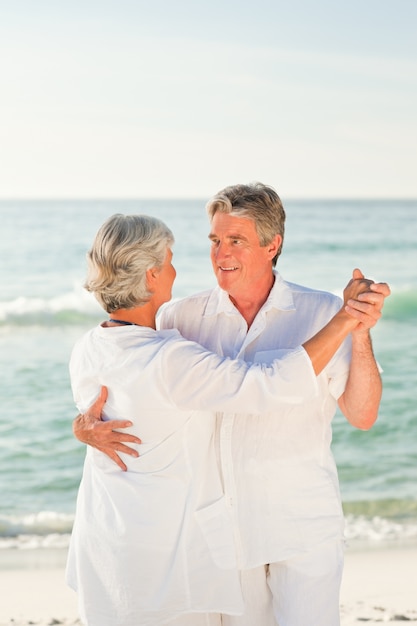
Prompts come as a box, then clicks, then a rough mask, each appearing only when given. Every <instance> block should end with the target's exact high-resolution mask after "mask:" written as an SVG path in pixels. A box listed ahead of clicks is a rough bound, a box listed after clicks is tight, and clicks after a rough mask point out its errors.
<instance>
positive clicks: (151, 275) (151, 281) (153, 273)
mask: <svg viewBox="0 0 417 626" xmlns="http://www.w3.org/2000/svg"><path fill="white" fill-rule="evenodd" d="M158 276H159V269H158V268H157V267H150V268H149V269H148V270H146V284H147V286H148V289H149V291H155V287H156V285H157V282H158Z"/></svg>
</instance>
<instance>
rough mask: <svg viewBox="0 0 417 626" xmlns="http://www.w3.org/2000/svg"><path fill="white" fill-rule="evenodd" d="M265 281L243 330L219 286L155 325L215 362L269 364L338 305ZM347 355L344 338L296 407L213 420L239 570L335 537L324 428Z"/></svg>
mask: <svg viewBox="0 0 417 626" xmlns="http://www.w3.org/2000/svg"><path fill="white" fill-rule="evenodd" d="M274 273H275V282H274V285H273V288H272V289H271V292H270V294H269V297H268V299H267V301H266V302H265V304H264V305H263V307H262V308H261V310H260V311H259V313H258V315H257V317H256V319H255V320H254V322H253V324H252V326H251V327H250V329H249V331H248V329H247V325H246V322H245V320H244V319H243V317H242V316H241V315H240V313H239V312H238V311H237V309H236V308H235V307H234V305H233V304H232V302H231V301H230V299H229V297H228V295H227V293H226V292H224V291H222V290H221V289H220V288H219V287H216V288H214V289H213V290H211V291H207V292H204V293H201V294H197V295H195V296H191V297H189V298H185V299H184V300H180V301H177V302H171V303H169V304H167V305H165V306H164V307H163V309H162V311H161V315H160V317H159V320H158V323H159V325H160V326H161V328H177V329H179V330H180V332H181V334H182V335H183V336H184V337H187V338H188V339H191V340H194V341H198V342H199V343H201V344H202V345H203V346H205V347H206V348H208V349H210V350H213V351H215V352H217V353H218V354H222V355H226V356H230V357H233V358H235V357H239V358H242V359H245V360H246V361H250V362H261V363H268V362H271V359H273V358H274V356H275V354H276V352H275V351H276V350H281V349H284V348H285V349H288V348H292V347H295V346H298V345H299V344H302V343H304V342H305V341H306V340H307V339H309V338H310V337H312V336H313V335H314V334H315V333H316V332H317V331H318V330H320V329H321V328H322V327H323V326H324V325H325V324H326V323H327V322H328V321H329V320H330V319H331V318H332V317H333V315H334V314H335V313H336V312H337V311H338V310H339V309H340V307H341V304H342V302H341V300H340V298H338V297H337V296H334V295H333V294H330V293H327V292H323V291H316V290H313V289H308V288H306V287H302V286H300V285H295V284H292V283H288V282H286V281H284V280H283V279H282V277H281V276H280V274H279V273H278V272H276V271H275V272H274ZM350 354H351V343H350V339H348V340H346V341H345V342H344V343H343V345H342V346H341V348H340V349H339V350H338V351H337V353H336V354H335V356H334V357H333V359H332V360H331V362H330V363H329V364H328V366H327V367H326V368H325V369H324V370H323V372H322V373H321V374H320V375H319V376H318V377H317V382H318V386H319V394H318V395H317V396H316V397H314V398H312V399H308V400H306V401H305V402H304V403H302V404H298V405H295V404H294V405H291V406H289V405H287V406H281V407H279V408H278V410H276V411H273V412H267V413H263V414H262V415H261V414H260V411H256V412H254V413H253V414H252V415H250V416H249V417H246V419H242V418H241V416H238V414H239V411H240V410H239V409H238V408H237V406H236V407H235V409H234V410H233V411H230V412H229V411H228V412H224V413H223V414H219V416H218V417H219V425H218V441H217V443H218V446H219V455H220V460H221V468H222V475H223V481H224V489H225V494H226V502H227V505H228V507H229V510H230V512H231V515H232V516H233V520H234V535H235V542H236V547H237V553H238V565H239V567H240V568H248V569H249V568H254V567H257V566H258V565H263V564H267V563H273V562H275V561H281V560H284V559H288V558H290V557H292V556H295V555H297V554H300V553H303V552H305V551H308V550H310V549H311V548H313V547H314V546H316V545H318V544H319V543H320V542H327V541H330V540H331V539H336V538H340V537H342V535H343V528H344V520H343V513H342V507H341V500H340V493H339V484H338V476H337V470H336V466H335V463H334V459H333V456H332V453H331V450H330V444H331V439H332V430H331V421H332V418H333V416H334V414H335V411H336V406H337V399H338V398H339V396H340V395H341V394H342V393H343V390H344V388H345V385H346V381H347V377H348V372H349V364H350ZM246 412H247V413H251V412H252V411H251V409H249V408H247V409H246Z"/></svg>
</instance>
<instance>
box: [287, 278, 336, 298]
mask: <svg viewBox="0 0 417 626" xmlns="http://www.w3.org/2000/svg"><path fill="white" fill-rule="evenodd" d="M283 282H284V285H285V286H286V287H287V288H288V289H290V291H291V292H292V293H293V294H295V295H296V296H306V297H308V298H311V299H313V298H316V299H317V300H329V301H335V300H340V297H339V296H338V295H336V294H334V293H331V292H330V291H324V290H323V289H316V288H314V287H306V286H305V285H299V284H298V283H292V282H289V281H287V280H284V281H283Z"/></svg>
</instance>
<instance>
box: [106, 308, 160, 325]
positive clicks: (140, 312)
mask: <svg viewBox="0 0 417 626" xmlns="http://www.w3.org/2000/svg"><path fill="white" fill-rule="evenodd" d="M150 305H151V303H150V302H147V303H146V304H144V305H143V306H140V307H135V308H134V309H118V310H117V311H113V313H110V314H109V318H110V319H109V320H108V321H107V322H106V326H119V325H121V324H122V323H123V322H125V323H127V324H135V325H136V326H145V327H148V328H153V329H154V330H155V329H156V311H154V310H153V307H152V306H150ZM113 320H114V321H113Z"/></svg>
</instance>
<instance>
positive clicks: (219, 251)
mask: <svg viewBox="0 0 417 626" xmlns="http://www.w3.org/2000/svg"><path fill="white" fill-rule="evenodd" d="M228 256H230V250H229V246H228V245H227V243H225V242H219V243H218V245H217V247H216V259H217V260H219V259H224V258H226V257H228Z"/></svg>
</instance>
